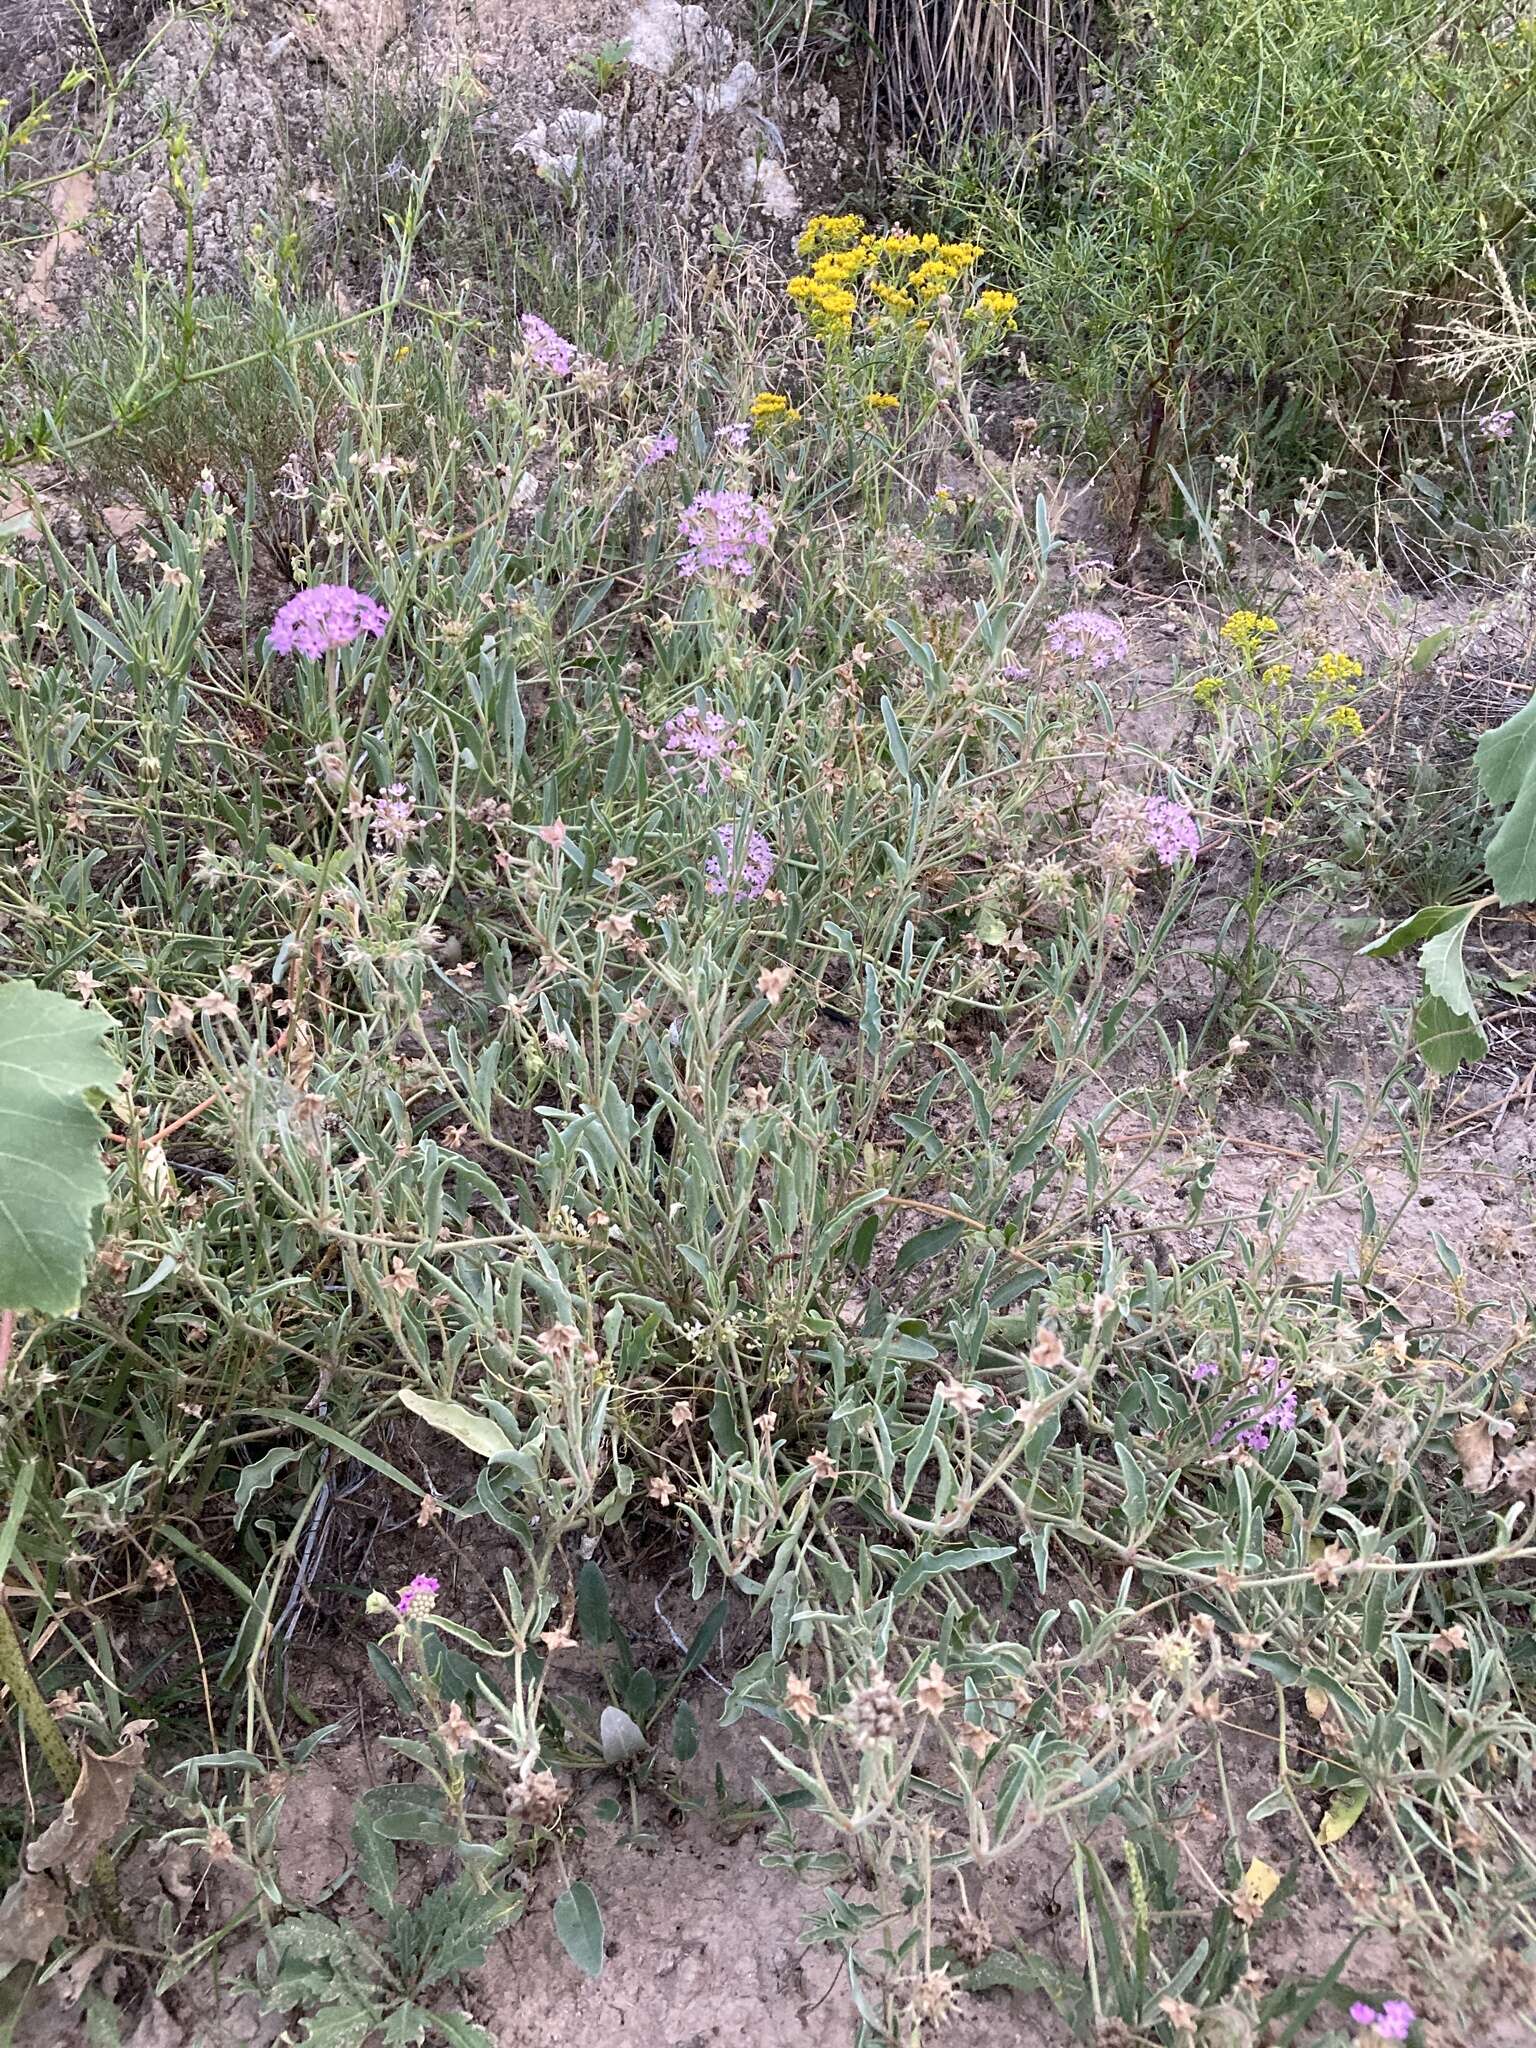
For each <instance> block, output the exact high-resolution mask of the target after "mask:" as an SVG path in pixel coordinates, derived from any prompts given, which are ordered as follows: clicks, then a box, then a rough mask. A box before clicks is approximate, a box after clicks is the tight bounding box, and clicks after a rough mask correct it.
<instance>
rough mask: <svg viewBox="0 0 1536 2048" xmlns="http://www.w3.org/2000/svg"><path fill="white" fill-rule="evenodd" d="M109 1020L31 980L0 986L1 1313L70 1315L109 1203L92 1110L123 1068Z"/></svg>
mask: <svg viewBox="0 0 1536 2048" xmlns="http://www.w3.org/2000/svg"><path fill="white" fill-rule="evenodd" d="M111 1029H112V1020H111V1018H110V1017H108V1016H107V1014H106V1013H105V1011H102V1010H87V1009H85V1008H84V1007H83V1006H82V1005H81V1004H79V1003H76V1002H71V1001H70V999H69V997H68V996H59V995H53V994H50V993H49V991H48V990H46V989H40V988H38V987H36V986H35V985H34V984H33V983H32V982H30V981H10V982H5V983H3V984H0V1309H28V1310H31V1311H32V1313H33V1314H35V1315H48V1316H70V1315H73V1314H74V1312H75V1310H76V1309H77V1308H78V1307H79V1306H80V1293H81V1289H82V1287H83V1285H84V1282H85V1269H86V1264H87V1262H88V1260H89V1259H90V1256H91V1249H92V1238H91V1219H92V1217H93V1216H94V1215H95V1213H96V1211H97V1210H98V1209H99V1208H100V1207H101V1205H102V1203H103V1202H105V1201H106V1199H107V1174H106V1169H105V1167H104V1166H103V1165H102V1163H101V1136H102V1125H101V1119H100V1117H99V1116H98V1115H97V1113H96V1112H97V1109H98V1108H99V1106H100V1105H101V1103H102V1102H103V1101H105V1100H106V1098H107V1097H108V1096H109V1095H110V1094H111V1093H112V1091H113V1090H114V1089H115V1088H116V1087H117V1085H118V1082H119V1081H120V1080H121V1078H122V1071H123V1070H122V1065H121V1063H120V1062H119V1061H118V1060H116V1059H114V1058H113V1056H112V1055H111V1054H110V1053H109V1052H107V1051H106V1049H105V1048H104V1046H103V1044H102V1041H103V1039H104V1038H105V1037H106V1035H107V1033H108V1032H109V1031H110V1030H111Z"/></svg>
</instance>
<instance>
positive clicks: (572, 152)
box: [512, 107, 608, 180]
mask: <svg viewBox="0 0 1536 2048" xmlns="http://www.w3.org/2000/svg"><path fill="white" fill-rule="evenodd" d="M607 126H608V122H607V119H606V117H605V116H604V115H602V114H597V113H593V112H592V111H591V110H590V109H588V108H586V107H562V108H561V109H560V111H559V113H558V114H552V115H551V116H550V118H549V119H548V120H547V121H535V122H534V124H533V126H532V127H531V128H525V129H524V130H523V132H522V134H521V135H519V136H518V138H517V140H516V141H515V142H514V143H513V145H512V147H513V148H514V149H515V150H516V151H517V152H518V153H519V154H520V155H522V156H526V157H531V158H532V160H533V165H534V168H535V170H537V171H538V172H539V174H540V176H542V177H546V178H559V179H562V180H564V179H570V178H574V177H575V175H576V172H577V170H578V169H579V168H580V165H581V155H582V151H583V150H585V149H587V148H589V147H590V146H591V145H592V144H593V143H594V142H596V141H597V140H598V138H599V137H600V136H601V135H602V134H603V132H604V130H605V129H606V128H607Z"/></svg>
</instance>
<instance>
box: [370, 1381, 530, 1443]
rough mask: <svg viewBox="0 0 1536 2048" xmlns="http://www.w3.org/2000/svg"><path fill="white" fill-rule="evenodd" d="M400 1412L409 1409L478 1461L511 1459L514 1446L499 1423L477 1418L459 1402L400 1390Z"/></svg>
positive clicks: (479, 1416) (487, 1418)
mask: <svg viewBox="0 0 1536 2048" xmlns="http://www.w3.org/2000/svg"><path fill="white" fill-rule="evenodd" d="M396 1398H397V1399H398V1400H399V1402H400V1405H401V1407H402V1408H409V1409H410V1411H411V1413H412V1414H413V1415H419V1416H420V1417H421V1419H422V1421H423V1422H425V1423H426V1424H427V1426H428V1427H429V1428H431V1429H440V1430H441V1431H442V1432H443V1434H444V1436H451V1437H452V1438H453V1439H454V1441H455V1442H456V1443H461V1444H462V1445H463V1446H464V1448H465V1450H466V1451H474V1452H475V1453H476V1454H477V1456H479V1457H482V1458H504V1457H507V1456H509V1454H512V1455H515V1453H516V1451H517V1445H516V1444H515V1443H513V1441H512V1439H511V1438H510V1437H509V1436H508V1435H507V1434H506V1432H505V1430H503V1429H502V1427H501V1425H500V1424H499V1423H496V1422H493V1421H492V1420H491V1418H490V1416H489V1415H480V1414H477V1413H476V1411H475V1410H474V1409H473V1408H466V1407H465V1406H464V1404H463V1402H461V1401H433V1400H429V1399H428V1397H427V1396H426V1395H425V1394H418V1393H414V1392H413V1391H412V1390H411V1389H410V1388H409V1387H406V1388H404V1389H403V1390H402V1391H401V1393H400V1394H399V1395H398V1396H397V1397H396Z"/></svg>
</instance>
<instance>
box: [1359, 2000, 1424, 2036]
mask: <svg viewBox="0 0 1536 2048" xmlns="http://www.w3.org/2000/svg"><path fill="white" fill-rule="evenodd" d="M1349 2016H1350V2018H1351V2019H1352V2020H1353V2021H1354V2023H1355V2025H1356V2026H1357V2027H1369V2028H1370V2030H1371V2032H1372V2033H1373V2034H1374V2035H1375V2036H1376V2038H1377V2040H1378V2041H1406V2040H1407V2038H1408V2036H1409V2035H1410V2034H1411V2033H1412V2032H1413V2023H1414V2020H1415V2019H1416V2018H1417V2017H1418V2015H1417V2014H1416V2013H1415V2012H1414V2009H1413V2007H1412V2006H1411V2005H1410V2004H1409V2003H1408V2001H1407V1999H1406V1998H1389V1999H1388V2000H1387V2002H1386V2004H1385V2005H1384V2006H1383V2007H1382V2008H1381V2010H1380V2012H1378V2011H1377V2010H1376V2008H1375V2006H1374V2005H1367V2004H1365V2002H1364V2001H1363V2000H1356V2002H1355V2003H1354V2004H1353V2005H1352V2006H1351V2007H1350V2008H1349Z"/></svg>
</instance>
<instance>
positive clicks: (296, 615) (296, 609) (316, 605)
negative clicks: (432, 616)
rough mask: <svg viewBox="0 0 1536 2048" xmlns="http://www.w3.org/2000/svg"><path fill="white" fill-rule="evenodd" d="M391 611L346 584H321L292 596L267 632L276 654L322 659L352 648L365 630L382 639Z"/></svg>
mask: <svg viewBox="0 0 1536 2048" xmlns="http://www.w3.org/2000/svg"><path fill="white" fill-rule="evenodd" d="M388 624H389V613H388V612H387V611H386V610H385V609H384V607H383V605H381V604H380V603H379V602H378V601H377V599H376V598H372V597H366V596H365V595H364V594H363V592H362V591H360V590H353V589H351V588H350V587H349V586H348V585H347V584H345V583H317V584H316V585H315V587H314V588H313V590H301V591H300V592H299V594H298V596H297V597H290V598H289V600H288V602H287V603H286V604H285V605H284V606H283V608H282V610H281V611H280V612H279V613H278V615H277V617H276V618H275V619H274V620H273V621H272V630H271V632H270V633H269V634H268V635H267V645H268V646H269V647H270V648H271V649H272V652H273V653H274V654H307V655H309V656H310V657H311V659H312V660H315V661H318V660H319V658H320V656H321V655H322V654H329V653H331V651H332V650H333V649H334V648H337V647H350V646H351V644H352V642H353V641H354V640H356V639H357V638H358V637H359V636H360V635H361V634H363V633H371V634H372V635H373V637H374V639H375V640H378V639H382V637H383V634H384V628H385V627H386V626H387V625H388Z"/></svg>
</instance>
